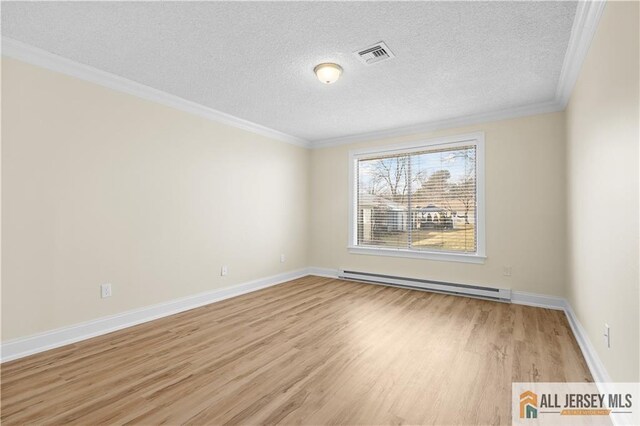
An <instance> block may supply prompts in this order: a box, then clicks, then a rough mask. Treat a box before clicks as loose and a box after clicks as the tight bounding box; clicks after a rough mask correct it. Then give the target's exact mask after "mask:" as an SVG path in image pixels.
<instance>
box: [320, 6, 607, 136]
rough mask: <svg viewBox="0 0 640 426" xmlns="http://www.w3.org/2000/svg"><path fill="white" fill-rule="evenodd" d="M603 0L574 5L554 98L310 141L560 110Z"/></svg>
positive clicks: (577, 72)
mask: <svg viewBox="0 0 640 426" xmlns="http://www.w3.org/2000/svg"><path fill="white" fill-rule="evenodd" d="M605 5H606V0H603V1H593V0H581V1H579V2H578V5H577V8H576V16H575V18H574V20H573V25H572V27H571V35H570V36H569V43H568V45H567V50H566V52H565V56H564V61H563V63H562V68H561V71H560V78H559V79H558V85H557V87H556V93H555V97H554V99H552V100H550V101H548V102H541V103H536V104H530V105H524V106H521V107H517V108H510V109H503V110H500V111H492V112H487V113H479V114H471V115H466V116H462V117H455V118H449V119H444V120H437V121H429V122H425V123H421V124H416V125H411V126H406V127H399V128H392V129H385V130H380V131H375V132H367V133H359V134H355V135H349V136H341V137H337V138H330V139H320V140H313V141H311V147H312V148H327V147H331V146H337V145H344V144H350V143H355V142H364V141H372V140H376V139H385V138H391V137H397V136H406V135H411V134H418V133H426V132H433V131H435V130H442V129H447V128H453V127H462V126H471V125H474V124H480V123H486V122H491V121H498V120H507V119H510V118H517V117H525V116H528V115H536V114H544V113H548V112H556V111H563V110H564V109H565V108H566V107H567V103H568V102H569V98H570V97H571V93H572V91H573V88H574V87H575V85H576V81H577V80H578V76H579V75H580V70H581V69H582V64H583V63H584V60H585V58H586V56H587V53H588V51H589V46H591V41H592V40H593V36H594V35H595V33H596V30H597V28H598V23H599V22H600V17H601V16H602V12H603V11H604V7H605Z"/></svg>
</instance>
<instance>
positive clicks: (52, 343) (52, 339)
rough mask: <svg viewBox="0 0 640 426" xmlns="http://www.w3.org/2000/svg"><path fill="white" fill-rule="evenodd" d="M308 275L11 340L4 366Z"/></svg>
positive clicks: (2, 352)
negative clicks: (17, 360) (40, 353)
mask: <svg viewBox="0 0 640 426" xmlns="http://www.w3.org/2000/svg"><path fill="white" fill-rule="evenodd" d="M306 275H309V271H308V269H300V270H297V271H291V272H285V273H283V274H278V275H273V276H271V277H266V278H260V279H257V280H254V281H249V282H246V283H243V284H239V285H235V286H232V287H226V288H221V289H217V290H212V291H208V292H205V293H200V294H196V295H193V296H187V297H183V298H180V299H175V300H171V301H169V302H164V303H160V304H157V305H152V306H146V307H144V308H140V309H134V310H131V311H127V312H123V313H121V314H116V315H111V316H108V317H103V318H98V319H95V320H91V321H87V322H83V323H80V324H74V325H71V326H68V327H62V328H58V329H55V330H51V331H47V332H44V333H38V334H35V335H32V336H27V337H21V338H18V339H13V340H8V341H6V342H3V343H2V345H1V347H0V362H6V361H11V360H14V359H18V358H22V357H25V356H28V355H32V354H36V353H38V352H43V351H46V350H49V349H54V348H57V347H60V346H64V345H69V344H71V343H75V342H79V341H81V340H85V339H89V338H92V337H96V336H100V335H102V334H107V333H111V332H113V331H116V330H121V329H123V328H127V327H131V326H134V325H137V324H141V323H144V322H148V321H153V320H155V319H158V318H162V317H166V316H169V315H173V314H177V313H179V312H183V311H188V310H189V309H194V308H198V307H200V306H204V305H208V304H210V303H213V302H218V301H220V300H224V299H229V298H231V297H235V296H240V295H242V294H245V293H250V292H252V291H256V290H260V289H263V288H267V287H271V286H274V285H277V284H281V283H284V282H287V281H290V280H294V279H296V278H301V277H304V276H306Z"/></svg>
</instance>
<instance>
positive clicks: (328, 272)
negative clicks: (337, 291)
mask: <svg viewBox="0 0 640 426" xmlns="http://www.w3.org/2000/svg"><path fill="white" fill-rule="evenodd" d="M307 272H308V273H309V275H316V276H318V277H325V278H338V275H339V271H338V270H337V269H330V268H317V267H313V266H312V267H310V268H307Z"/></svg>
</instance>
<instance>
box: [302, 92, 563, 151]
mask: <svg viewBox="0 0 640 426" xmlns="http://www.w3.org/2000/svg"><path fill="white" fill-rule="evenodd" d="M563 109H564V106H563V105H561V104H560V103H559V102H556V101H555V100H554V101H550V102H541V103H536V104H532V105H525V106H521V107H516V108H509V109H503V110H499V111H492V112H483V113H479V114H471V115H466V116H462V117H455V118H447V119H444V120H437V121H429V122H426V123H421V124H416V125H412V126H406V127H396V128H392V129H385V130H379V131H375V132H367V133H359V134H357V135H350V136H342V137H338V138H331V139H322V140H316V141H311V148H314V149H315V148H328V147H331V146H337V145H344V144H350V143H355V142H364V141H373V140H379V139H386V138H392V137H396V136H406V135H415V134H419V133H427V132H433V131H435V130H442V129H450V128H454V127H463V126H472V125H474V124H480V123H488V122H491V121H499V120H507V119H510V118H517V117H525V116H528V115H536V114H545V113H549V112H557V111H562V110H563Z"/></svg>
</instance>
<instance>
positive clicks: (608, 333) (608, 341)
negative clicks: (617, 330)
mask: <svg viewBox="0 0 640 426" xmlns="http://www.w3.org/2000/svg"><path fill="white" fill-rule="evenodd" d="M603 337H604V344H605V345H607V348H608V349H611V328H610V327H609V324H605V325H604V335H603Z"/></svg>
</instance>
